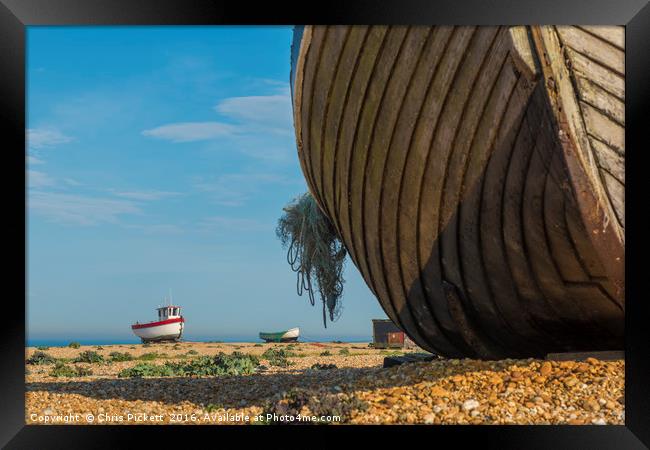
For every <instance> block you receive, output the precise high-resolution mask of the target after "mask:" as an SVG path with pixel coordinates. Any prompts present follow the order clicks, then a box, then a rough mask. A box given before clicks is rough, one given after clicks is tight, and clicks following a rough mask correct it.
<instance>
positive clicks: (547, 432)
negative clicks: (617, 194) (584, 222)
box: [0, 0, 650, 449]
mask: <svg viewBox="0 0 650 450" xmlns="http://www.w3.org/2000/svg"><path fill="white" fill-rule="evenodd" d="M304 23H310V24H322V23H328V24H373V23H375V24H377V23H382V24H447V25H449V24H455V25H489V24H493V25H494V24H501V25H506V24H507V25H510V24H513V25H514V24H610V25H611V24H617V25H626V112H625V113H626V147H627V148H628V149H630V151H628V152H627V158H626V160H627V166H626V178H627V181H626V198H627V202H626V203H627V205H628V208H627V211H626V216H627V217H628V220H627V231H626V234H627V237H628V240H630V244H628V245H627V252H626V266H627V280H626V289H627V291H626V299H627V311H626V321H625V326H626V340H625V341H626V344H625V360H626V380H625V384H626V389H625V391H626V392H625V409H626V418H625V426H600V427H599V426H532V427H528V426H500V427H497V426H494V427H489V426H473V427H459V426H443V427H408V429H406V427H387V428H382V430H381V431H388V432H389V433H392V434H397V435H399V436H401V439H403V440H404V441H405V443H406V444H407V445H418V446H419V445H421V444H415V441H414V439H415V437H414V436H413V433H422V434H427V435H431V436H428V437H427V436H420V437H424V438H425V439H426V441H422V442H430V444H431V445H435V443H436V442H439V441H438V439H439V438H444V439H445V440H448V439H451V441H448V442H453V445H454V447H459V448H463V447H464V444H469V443H471V442H474V443H475V444H476V445H480V446H481V447H480V448H499V449H505V448H516V449H524V448H525V449H536V448H556V449H557V448H576V449H578V448H617V449H633V448H644V447H650V363H649V361H650V358H648V356H647V355H648V351H647V347H648V344H650V331H649V330H650V327H648V326H647V324H646V322H647V321H648V320H649V319H650V316H649V315H648V306H647V305H648V300H647V298H646V297H647V296H646V295H644V291H643V287H644V286H643V284H642V280H643V278H644V275H645V274H644V271H645V266H644V264H643V257H644V256H646V255H647V251H648V247H647V245H646V239H645V238H644V234H645V233H644V231H645V230H644V229H643V222H642V221H641V220H635V219H637V216H639V217H638V219H641V217H642V216H643V204H639V203H640V202H638V201H637V200H638V199H640V198H642V197H641V193H642V192H643V191H642V184H641V183H642V181H643V179H644V178H643V174H642V173H640V171H642V170H643V168H644V166H643V163H642V159H641V158H642V155H643V150H644V148H643V146H644V144H645V145H647V142H648V138H647V137H646V134H645V129H644V128H647V126H648V125H647V122H648V118H649V117H650V108H649V104H650V102H649V100H650V83H648V80H650V50H649V49H648V47H647V46H646V43H648V42H650V6H649V5H648V1H647V0H618V1H617V0H610V1H607V0H579V1H577V0H576V1H570V2H569V1H566V0H564V1H563V0H551V1H548V0H547V1H543V0H498V1H496V0H494V1H488V0H466V1H462V2H457V1H454V0H444V1H431V0H356V1H354V0H328V1H325V2H322V3H310V2H306V1H303V2H259V3H258V2H250V1H247V2H242V1H232V0H230V1H216V0H191V1H188V0H186V1H182V0H110V1H109V0H0V52H1V55H0V66H1V70H0V104H1V107H0V115H1V116H2V120H1V122H2V125H3V128H5V132H4V133H3V135H2V137H3V140H4V142H5V145H4V148H5V152H4V155H3V156H4V158H5V161H7V160H8V161H9V163H8V164H7V165H6V166H5V167H7V168H8V170H6V171H5V176H4V177H3V182H4V183H5V190H4V192H5V196H4V197H5V198H8V199H9V203H10V211H8V212H7V213H5V216H4V217H5V221H6V222H5V223H6V225H8V233H7V234H6V238H5V242H8V243H9V244H11V245H10V247H11V253H12V254H11V257H10V258H7V257H5V267H6V269H5V270H6V272H5V273H6V274H7V278H8V279H9V280H10V281H11V283H12V284H14V285H15V286H16V288H17V291H18V292H21V291H24V290H25V287H26V264H25V263H26V259H25V258H26V257H25V249H26V247H25V246H24V245H22V246H21V244H20V243H21V241H22V242H23V243H25V244H27V243H26V241H25V240H26V232H25V225H26V206H25V200H26V191H25V157H24V154H23V152H24V148H25V70H26V66H25V50H26V42H25V36H26V33H25V27H26V26H33V25H194V24H196V25H221V24H229V25H244V24H250V25H262V24H265V25H289V24H304ZM288 76H289V66H288V62H287V79H288ZM8 175H11V176H8ZM20 183H22V188H20ZM5 205H6V202H5ZM630 205H631V207H630ZM637 206H640V208H637ZM635 211H640V212H639V213H637V212H635ZM20 237H22V238H23V239H22V240H21V239H20ZM646 277H647V275H646ZM5 295H6V294H5ZM16 298H20V297H18V296H11V297H8V298H6V299H5V302H3V304H4V305H10V304H13V303H16ZM18 303H19V302H18ZM4 319H5V320H4V326H2V327H0V329H1V330H2V339H1V340H0V351H1V354H2V356H3V364H2V368H3V370H2V371H0V378H1V380H2V382H1V383H0V392H1V394H0V399H1V401H2V405H1V407H2V418H3V420H2V421H0V446H3V447H5V448H29V449H37V448H38V449H42V448H122V447H125V448H133V447H135V439H137V438H138V437H139V438H143V437H146V439H148V440H152V441H150V443H149V444H147V445H150V444H152V443H153V441H160V442H164V443H166V444H168V445H172V444H173V442H174V441H175V440H178V439H183V440H185V439H187V438H188V436H187V434H188V433H190V434H196V435H197V436H195V437H196V438H198V439H200V440H205V442H206V443H214V444H215V445H216V444H218V443H219V442H221V444H219V445H224V444H226V442H228V441H227V440H225V439H224V440H222V438H223V437H225V435H226V434H230V435H231V436H229V437H231V438H234V439H242V435H241V434H238V435H236V436H235V435H234V433H236V432H238V431H239V428H238V427H177V426H165V427H163V426H155V427H128V426H112V427H92V426H72V427H66V426H50V427H42V426H32V425H26V424H25V414H24V402H25V380H24V370H25V369H24V367H25V365H24V358H25V308H23V307H22V305H20V304H18V305H17V308H15V310H14V311H11V312H10V311H5V314H4ZM181 428H182V430H181ZM300 428H301V429H300V431H297V430H296V429H295V428H292V431H291V439H292V440H293V439H296V441H297V442H299V441H300V440H301V439H304V437H301V436H299V435H298V434H296V433H299V434H302V433H304V432H305V431H318V432H323V431H326V432H328V433H334V434H337V435H338V436H335V437H331V438H329V439H333V441H331V445H336V443H337V441H338V440H345V439H348V437H347V436H348V433H349V432H350V431H351V430H352V429H353V428H354V430H353V431H355V432H358V431H361V432H362V433H363V432H365V433H366V434H368V435H371V434H373V435H374V434H375V433H376V431H377V428H373V427H311V429H310V430H306V429H305V428H304V427H300ZM294 430H296V431H294ZM266 431H268V427H249V428H248V429H247V432H246V433H247V434H246V437H249V436H253V435H255V434H258V435H262V434H264V433H265V432H266ZM152 432H153V433H152ZM407 433H408V434H407ZM145 435H146V436H145ZM216 438H218V439H219V440H218V441H217V440H216ZM285 439H286V438H285ZM407 439H408V440H407ZM138 440H139V439H138ZM231 442H232V441H231ZM412 442H413V444H412ZM312 443H313V441H312ZM644 444H645V445H644ZM226 445H234V442H233V443H232V444H226ZM283 445H287V443H286V442H285V443H284V444H283ZM166 446H167V445H166Z"/></svg>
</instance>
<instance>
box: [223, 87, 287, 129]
mask: <svg viewBox="0 0 650 450" xmlns="http://www.w3.org/2000/svg"><path fill="white" fill-rule="evenodd" d="M214 109H215V110H216V111H217V112H218V113H220V114H223V115H224V116H227V117H230V118H232V119H236V120H239V121H241V122H242V123H244V124H249V125H256V126H265V127H269V128H272V129H274V130H275V131H279V132H286V133H290V132H291V130H292V128H291V127H292V123H293V122H292V113H291V97H290V95H289V93H288V92H283V93H281V94H275V95H253V96H248V97H230V98H226V99H224V100H222V101H220V102H219V103H218V104H217V105H216V106H215V107H214Z"/></svg>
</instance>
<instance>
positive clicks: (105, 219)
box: [27, 191, 141, 225]
mask: <svg viewBox="0 0 650 450" xmlns="http://www.w3.org/2000/svg"><path fill="white" fill-rule="evenodd" d="M27 206H28V207H29V209H30V210H32V211H33V212H34V214H38V215H41V216H43V217H45V218H47V219H49V220H52V221H55V222H61V223H68V224H74V225H97V224H100V223H116V222H117V221H118V217H119V216H120V215H123V214H139V213H140V212H141V211H140V209H139V208H138V207H137V206H136V205H135V204H134V203H133V202H131V201H127V200H115V199H109V198H98V197H90V196H84V195H73V194H64V193H58V192H44V191H30V192H29V195H28V198H27Z"/></svg>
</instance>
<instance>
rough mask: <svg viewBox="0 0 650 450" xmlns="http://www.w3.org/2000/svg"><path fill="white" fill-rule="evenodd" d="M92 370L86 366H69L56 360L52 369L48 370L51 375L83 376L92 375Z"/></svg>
mask: <svg viewBox="0 0 650 450" xmlns="http://www.w3.org/2000/svg"><path fill="white" fill-rule="evenodd" d="M92 373H93V371H92V370H91V369H89V368H87V367H80V366H76V367H70V366H67V365H66V364H65V363H63V362H61V361H58V362H57V363H56V365H55V366H54V368H53V369H52V371H50V376H51V377H84V376H87V375H92Z"/></svg>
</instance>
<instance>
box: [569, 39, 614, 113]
mask: <svg viewBox="0 0 650 450" xmlns="http://www.w3.org/2000/svg"><path fill="white" fill-rule="evenodd" d="M564 52H565V53H566V55H567V56H568V62H569V64H570V65H571V66H570V68H571V69H572V71H573V72H575V73H576V75H578V76H581V77H583V78H586V79H588V80H590V81H592V82H593V83H594V84H597V85H598V86H600V87H601V88H603V89H604V90H605V91H607V92H609V93H610V94H613V95H614V96H616V98H618V99H619V100H622V101H624V100H625V78H624V77H622V76H621V75H619V74H617V73H616V72H613V71H611V70H608V69H607V68H606V67H603V66H601V65H599V64H597V63H595V62H593V61H592V60H590V59H589V58H587V57H585V56H583V55H581V54H580V53H578V52H576V51H574V50H572V49H571V48H565V49H564Z"/></svg>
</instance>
